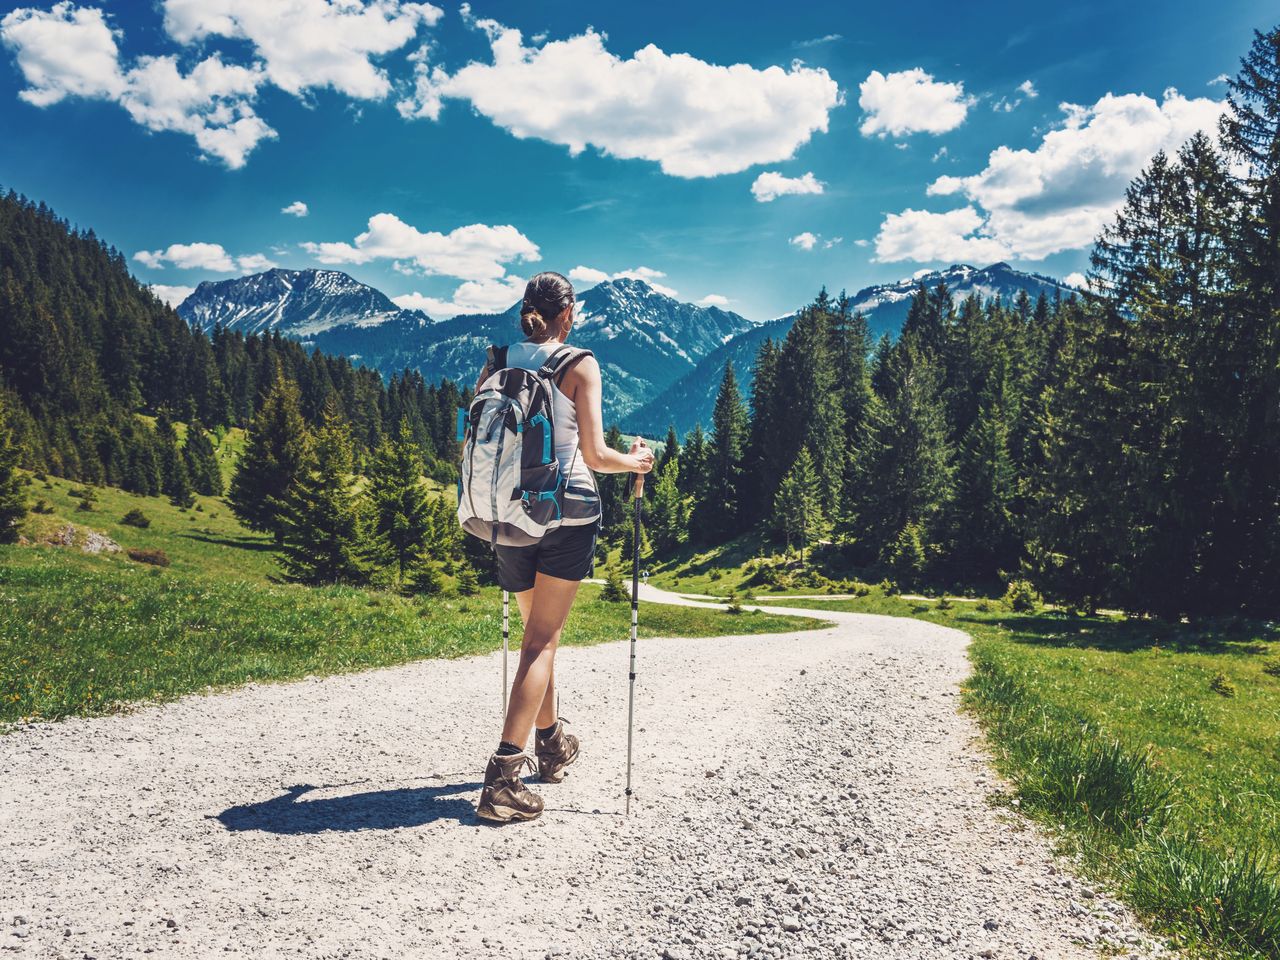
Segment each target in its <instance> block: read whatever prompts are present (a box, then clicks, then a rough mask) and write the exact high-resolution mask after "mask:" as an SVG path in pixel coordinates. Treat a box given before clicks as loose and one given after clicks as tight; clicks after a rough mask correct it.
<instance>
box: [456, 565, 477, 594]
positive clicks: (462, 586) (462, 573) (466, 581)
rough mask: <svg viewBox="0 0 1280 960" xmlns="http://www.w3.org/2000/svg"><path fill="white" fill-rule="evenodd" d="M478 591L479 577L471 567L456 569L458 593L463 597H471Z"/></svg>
mask: <svg viewBox="0 0 1280 960" xmlns="http://www.w3.org/2000/svg"><path fill="white" fill-rule="evenodd" d="M479 592H480V578H479V577H477V576H476V572H475V570H473V569H472V568H471V567H463V568H462V569H461V570H459V571H458V593H460V594H462V595H463V596H464V597H473V596H475V595H476V594H477V593H479Z"/></svg>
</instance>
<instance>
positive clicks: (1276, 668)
mask: <svg viewBox="0 0 1280 960" xmlns="http://www.w3.org/2000/svg"><path fill="white" fill-rule="evenodd" d="M1262 672H1263V673H1265V674H1267V676H1270V677H1280V660H1272V661H1270V662H1268V663H1266V664H1264V665H1263V667H1262Z"/></svg>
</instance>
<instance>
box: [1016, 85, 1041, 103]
mask: <svg viewBox="0 0 1280 960" xmlns="http://www.w3.org/2000/svg"><path fill="white" fill-rule="evenodd" d="M1018 92H1019V93H1021V94H1022V95H1023V96H1024V97H1026V98H1027V99H1028V100H1034V99H1035V98H1036V97H1038V96H1040V91H1039V90H1037V89H1036V85H1035V84H1034V83H1032V82H1031V81H1030V80H1023V81H1022V82H1021V83H1020V84H1018Z"/></svg>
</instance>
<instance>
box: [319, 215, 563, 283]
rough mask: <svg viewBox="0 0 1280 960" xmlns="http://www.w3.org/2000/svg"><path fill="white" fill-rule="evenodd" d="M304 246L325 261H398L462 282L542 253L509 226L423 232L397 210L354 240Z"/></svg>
mask: <svg viewBox="0 0 1280 960" xmlns="http://www.w3.org/2000/svg"><path fill="white" fill-rule="evenodd" d="M302 247H303V249H304V250H306V251H307V252H308V253H310V254H311V255H312V256H314V257H315V258H316V259H317V260H319V261H320V262H321V263H327V264H337V263H369V262H371V261H373V260H393V261H395V262H396V265H397V266H398V267H400V268H401V269H402V271H403V272H413V271H414V270H417V271H419V272H421V273H426V274H433V275H440V276H446V277H457V278H458V279H459V280H499V279H501V278H502V277H503V276H504V275H505V274H506V272H507V268H506V264H508V263H511V262H513V261H516V260H522V261H525V262H531V261H534V260H538V259H539V258H540V257H541V254H540V253H539V251H538V245H537V244H535V243H534V242H533V241H532V240H530V239H529V238H528V237H526V236H525V235H524V234H523V233H521V232H520V231H519V230H517V229H516V228H515V227H513V226H510V225H503V226H496V227H495V226H489V225H487V224H483V223H473V224H469V225H468V226H465V227H457V228H455V229H453V230H451V231H449V232H448V233H440V232H439V231H436V230H428V231H426V232H423V231H421V230H419V229H418V228H417V227H414V226H411V225H410V224H407V223H405V222H404V221H403V220H401V219H400V218H399V217H397V216H396V215H395V214H394V213H378V214H374V215H373V216H372V217H370V218H369V228H368V229H367V230H366V231H365V232H364V233H362V234H360V235H359V236H357V237H356V238H355V241H354V242H353V243H343V242H336V243H334V242H330V243H304V244H303V245H302Z"/></svg>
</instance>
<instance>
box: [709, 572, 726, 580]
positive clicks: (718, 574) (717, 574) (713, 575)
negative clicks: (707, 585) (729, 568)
mask: <svg viewBox="0 0 1280 960" xmlns="http://www.w3.org/2000/svg"><path fill="white" fill-rule="evenodd" d="M723 576H724V573H722V572H721V571H719V570H712V571H711V579H712V580H719V579H720V578H721V577H723Z"/></svg>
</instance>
